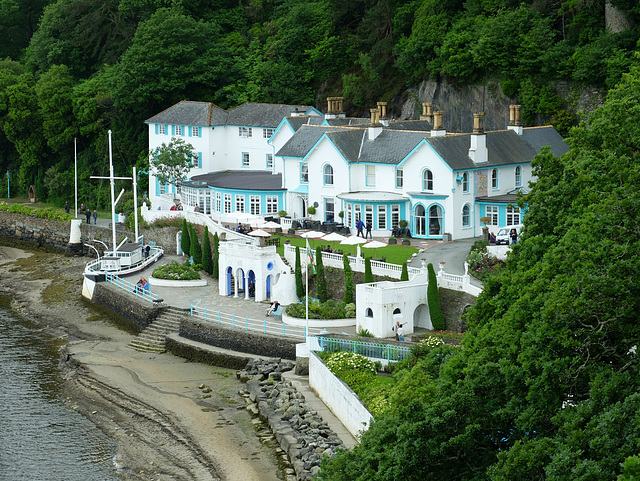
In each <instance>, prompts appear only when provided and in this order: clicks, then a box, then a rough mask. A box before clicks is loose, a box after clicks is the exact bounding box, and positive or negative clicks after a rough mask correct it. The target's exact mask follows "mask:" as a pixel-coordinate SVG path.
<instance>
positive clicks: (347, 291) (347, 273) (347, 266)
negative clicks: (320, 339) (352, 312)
mask: <svg viewBox="0 0 640 481" xmlns="http://www.w3.org/2000/svg"><path fill="white" fill-rule="evenodd" d="M342 264H343V266H344V296H343V298H342V300H343V301H344V302H345V304H352V303H353V290H354V287H353V271H352V270H351V263H350V262H349V256H348V255H347V254H342ZM347 317H352V316H347Z"/></svg>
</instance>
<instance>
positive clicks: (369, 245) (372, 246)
mask: <svg viewBox="0 0 640 481" xmlns="http://www.w3.org/2000/svg"><path fill="white" fill-rule="evenodd" d="M386 246H387V244H385V243H384V242H380V241H377V240H374V241H371V242H367V243H366V244H365V245H363V246H362V248H363V249H373V255H374V257H375V256H376V249H377V248H378V247H386Z"/></svg>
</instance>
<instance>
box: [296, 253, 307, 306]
mask: <svg viewBox="0 0 640 481" xmlns="http://www.w3.org/2000/svg"><path fill="white" fill-rule="evenodd" d="M294 273H295V276H296V295H297V296H298V299H302V298H303V297H304V294H305V292H304V284H303V283H302V264H301V263H300V247H299V246H296V267H295V269H294Z"/></svg>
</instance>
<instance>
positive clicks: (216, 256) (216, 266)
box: [213, 232, 220, 279]
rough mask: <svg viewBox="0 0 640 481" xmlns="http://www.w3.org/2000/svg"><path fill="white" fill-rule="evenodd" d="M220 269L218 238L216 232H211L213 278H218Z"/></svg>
mask: <svg viewBox="0 0 640 481" xmlns="http://www.w3.org/2000/svg"><path fill="white" fill-rule="evenodd" d="M219 269H220V238H219V237H218V233H217V232H216V233H215V234H213V278H214V279H218V277H219V272H218V271H219Z"/></svg>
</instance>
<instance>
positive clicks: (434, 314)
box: [427, 263, 445, 330]
mask: <svg viewBox="0 0 640 481" xmlns="http://www.w3.org/2000/svg"><path fill="white" fill-rule="evenodd" d="M427 270H428V271H429V284H428V285H427V303H428V305H429V312H430V313H431V324H432V325H433V328H434V329H438V330H442V329H444V328H445V324H444V316H443V315H442V309H441V308H440V293H439V292H438V281H437V279H436V271H435V270H434V269H433V264H431V263H429V265H428V266H427Z"/></svg>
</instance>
